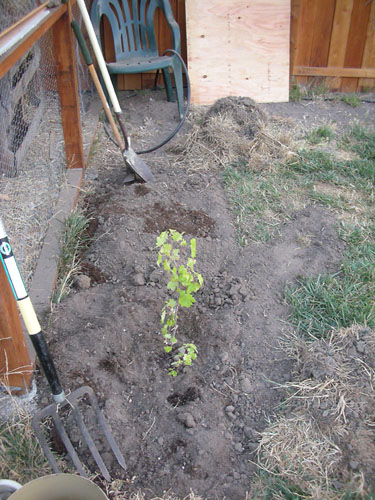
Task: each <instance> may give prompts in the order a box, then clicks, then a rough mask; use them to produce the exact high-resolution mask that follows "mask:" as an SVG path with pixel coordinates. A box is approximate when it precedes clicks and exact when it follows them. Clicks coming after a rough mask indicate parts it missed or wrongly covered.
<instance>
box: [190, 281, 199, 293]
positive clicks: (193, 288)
mask: <svg viewBox="0 0 375 500" xmlns="http://www.w3.org/2000/svg"><path fill="white" fill-rule="evenodd" d="M200 287H201V286H200V284H199V283H191V284H190V285H189V286H188V289H187V291H188V292H193V293H194V292H197V291H198V290H199V289H200Z"/></svg>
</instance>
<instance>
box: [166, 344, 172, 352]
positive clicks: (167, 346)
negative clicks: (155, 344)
mask: <svg viewBox="0 0 375 500" xmlns="http://www.w3.org/2000/svg"><path fill="white" fill-rule="evenodd" d="M171 350H172V347H171V346H170V345H165V346H164V351H165V352H171Z"/></svg>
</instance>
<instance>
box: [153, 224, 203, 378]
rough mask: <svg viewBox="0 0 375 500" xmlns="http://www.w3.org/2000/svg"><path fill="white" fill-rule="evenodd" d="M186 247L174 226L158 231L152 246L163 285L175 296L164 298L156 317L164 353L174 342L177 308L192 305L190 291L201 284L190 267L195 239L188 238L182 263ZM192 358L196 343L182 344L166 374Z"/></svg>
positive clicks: (193, 254) (185, 364) (190, 361)
mask: <svg viewBox="0 0 375 500" xmlns="http://www.w3.org/2000/svg"><path fill="white" fill-rule="evenodd" d="M186 246H187V242H186V240H185V239H184V238H183V235H182V234H181V233H179V232H178V231H175V230H174V229H169V230H168V231H164V232H162V233H161V234H160V236H159V237H158V238H157V240H156V247H157V248H159V253H158V260H157V265H158V266H160V264H163V267H164V270H165V271H166V272H167V273H168V274H169V277H170V280H169V282H168V284H167V288H168V290H170V291H171V292H172V293H175V295H176V299H174V298H170V299H168V300H166V302H165V304H164V307H163V310H162V313H161V317H160V322H161V324H162V329H161V333H162V335H163V339H164V344H165V346H164V350H165V352H171V351H172V349H173V346H174V345H175V344H177V339H176V331H177V326H178V324H177V320H178V309H179V307H180V306H181V307H187V308H188V307H190V306H192V304H194V302H195V298H194V297H193V293H195V292H197V291H198V290H199V289H200V287H201V286H202V284H203V278H202V276H201V275H200V274H199V273H197V272H196V271H195V270H194V265H195V262H196V261H195V257H196V241H195V238H192V239H191V240H190V256H189V257H187V259H186V265H185V264H184V255H183V250H184V249H185V248H186ZM196 357H197V348H196V346H195V345H194V344H191V343H185V344H183V345H182V346H181V347H179V349H178V351H177V352H176V354H175V356H174V358H175V361H174V362H173V363H172V366H171V368H170V369H169V372H168V373H169V375H172V376H173V377H175V376H176V375H177V369H178V368H179V367H180V366H182V365H184V366H190V365H191V363H192V361H193V360H194V359H196Z"/></svg>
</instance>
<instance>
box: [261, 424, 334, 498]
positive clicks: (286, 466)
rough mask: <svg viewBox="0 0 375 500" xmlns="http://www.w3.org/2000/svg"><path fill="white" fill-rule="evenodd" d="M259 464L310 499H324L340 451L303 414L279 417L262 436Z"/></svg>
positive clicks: (327, 492)
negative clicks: (304, 492) (296, 487)
mask: <svg viewBox="0 0 375 500" xmlns="http://www.w3.org/2000/svg"><path fill="white" fill-rule="evenodd" d="M259 450H260V451H261V457H260V464H261V467H262V468H263V469H265V470H266V471H277V472H276V474H279V475H280V476H282V477H283V479H287V480H288V482H290V483H294V484H297V485H298V486H299V487H300V488H301V489H302V490H303V491H306V492H308V494H309V495H310V497H311V498H316V499H322V498H327V495H328V494H329V490H330V478H331V477H332V475H333V474H334V473H335V472H337V468H338V466H339V463H340V460H341V458H342V453H341V450H340V449H339V447H338V446H336V445H335V444H334V442H333V441H332V440H331V439H329V437H328V436H326V435H324V434H323V433H322V432H320V431H319V428H317V426H316V425H315V422H314V421H313V420H312V419H307V418H305V417H304V416H303V415H299V416H295V417H293V418H286V417H280V418H278V419H277V420H276V421H275V422H274V423H272V424H270V425H269V426H268V427H267V429H266V430H265V431H264V432H263V433H262V439H261V441H260V443H259Z"/></svg>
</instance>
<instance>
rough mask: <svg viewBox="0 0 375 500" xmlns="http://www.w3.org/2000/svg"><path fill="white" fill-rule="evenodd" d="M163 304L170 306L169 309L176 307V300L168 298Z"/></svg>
mask: <svg viewBox="0 0 375 500" xmlns="http://www.w3.org/2000/svg"><path fill="white" fill-rule="evenodd" d="M165 305H166V306H167V307H170V308H171V309H174V308H175V307H176V301H175V300H174V299H169V300H168V302H167V303H166V304H165Z"/></svg>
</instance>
